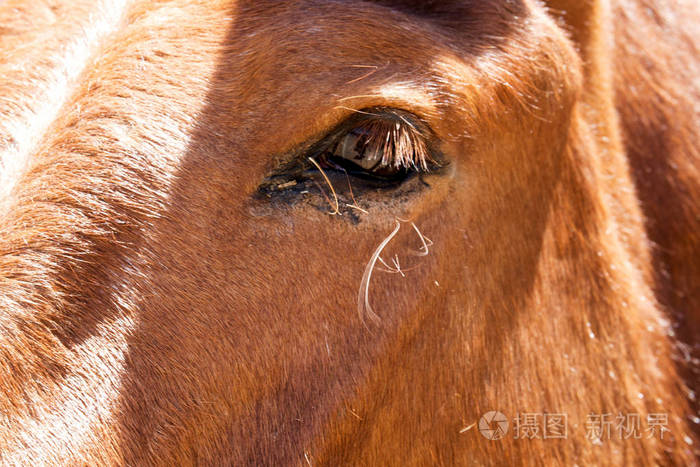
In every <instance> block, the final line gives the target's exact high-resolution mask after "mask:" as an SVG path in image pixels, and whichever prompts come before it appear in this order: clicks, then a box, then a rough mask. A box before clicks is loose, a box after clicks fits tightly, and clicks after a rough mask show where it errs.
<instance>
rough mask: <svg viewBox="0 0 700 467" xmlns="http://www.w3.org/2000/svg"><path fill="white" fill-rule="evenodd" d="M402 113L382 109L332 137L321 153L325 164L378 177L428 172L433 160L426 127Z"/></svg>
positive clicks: (329, 166) (322, 161) (354, 172)
mask: <svg viewBox="0 0 700 467" xmlns="http://www.w3.org/2000/svg"><path fill="white" fill-rule="evenodd" d="M403 113H404V112H400V111H396V110H392V111H391V112H388V111H383V112H381V113H379V114H372V116H371V117H369V118H365V119H364V120H362V121H360V122H358V123H357V124H356V126H355V127H354V128H352V129H351V130H349V131H345V132H344V133H341V134H340V135H339V136H337V137H336V138H335V139H334V140H332V142H331V144H329V145H328V146H327V149H326V150H325V151H324V152H323V153H322V154H321V158H320V159H321V163H322V165H324V166H325V167H328V168H336V169H345V170H347V171H348V172H350V173H353V174H355V175H365V176H372V177H378V178H394V177H398V176H402V175H406V174H408V173H409V172H411V171H414V172H427V171H428V170H429V167H430V165H432V164H433V163H434V161H433V159H432V158H431V157H430V154H429V151H428V148H427V145H426V137H427V135H426V134H425V133H426V132H427V130H425V129H424V128H421V127H420V124H419V123H417V122H414V121H412V119H411V118H410V117H408V116H407V115H403Z"/></svg>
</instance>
